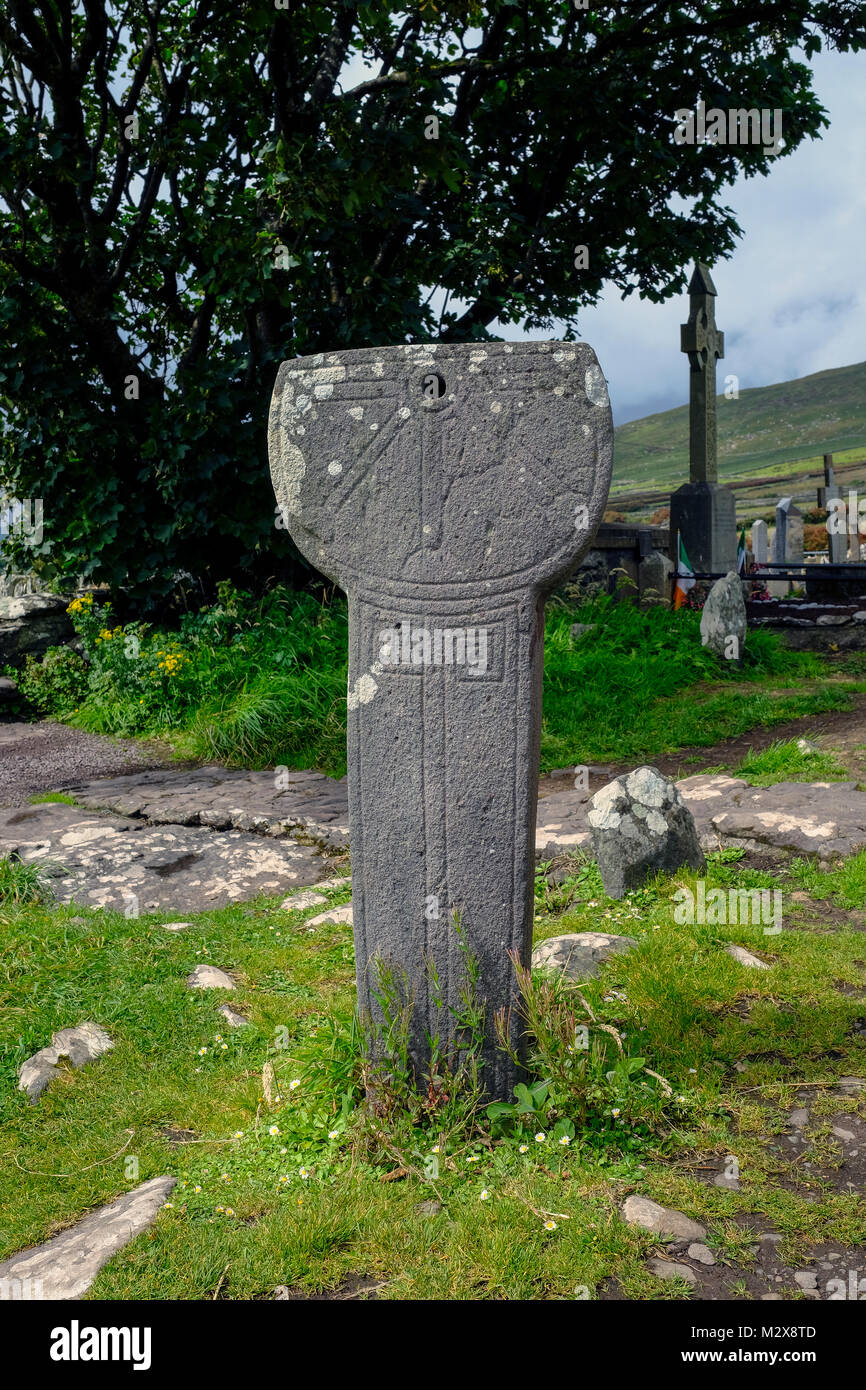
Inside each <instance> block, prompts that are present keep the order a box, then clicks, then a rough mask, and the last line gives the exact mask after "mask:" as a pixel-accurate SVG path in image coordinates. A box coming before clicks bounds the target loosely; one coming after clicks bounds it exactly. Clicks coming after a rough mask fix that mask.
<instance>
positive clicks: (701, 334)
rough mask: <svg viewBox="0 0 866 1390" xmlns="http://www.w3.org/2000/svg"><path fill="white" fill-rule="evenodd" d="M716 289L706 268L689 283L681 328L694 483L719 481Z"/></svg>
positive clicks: (721, 340) (721, 349) (720, 343)
mask: <svg viewBox="0 0 866 1390" xmlns="http://www.w3.org/2000/svg"><path fill="white" fill-rule="evenodd" d="M715 298H716V287H715V285H714V284H713V281H712V277H711V275H710V272H709V270H708V269H707V267H706V266H705V265H700V264H697V265H696V266H695V270H694V274H693V275H692V278H691V281H690V282H689V300H690V311H689V321H688V323H684V324H681V326H680V350H681V351H682V352H687V353H688V355H689V365H690V367H691V372H690V376H689V387H690V390H689V476H690V478H691V481H692V482H693V483H715V482H717V481H718V460H717V440H716V362H717V360H718V359H719V358H720V357H724V355H725V335H724V333H722V332H721V331H720V330H719V329H718V328H716V310H715Z"/></svg>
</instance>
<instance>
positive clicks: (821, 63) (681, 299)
mask: <svg viewBox="0 0 866 1390" xmlns="http://www.w3.org/2000/svg"><path fill="white" fill-rule="evenodd" d="M812 66H813V69H814V72H815V82H814V85H815V91H816V93H817V96H818V100H819V101H820V102H821V104H822V106H823V107H824V108H825V110H826V111H827V115H828V117H829V120H830V127H829V129H828V130H825V132H824V138H823V139H822V140H811V141H805V142H804V143H803V144H802V145H801V146H800V147H799V149H797V150H795V151H794V153H793V154H791V155H789V156H787V157H786V158H784V159H782V160H780V161H779V162H778V163H777V164H776V166H775V168H774V169H773V171H772V173H770V174H769V175H768V176H767V177H766V178H752V179H738V180H737V182H736V183H734V184H732V185H731V186H730V187H729V188H728V189H727V190H725V192H724V193H723V195H722V201H723V202H724V203H725V204H727V206H729V207H731V208H733V210H734V212H735V214H736V217H737V221H738V222H739V224H740V226H741V227H742V229H743V237H742V238H741V240H740V242H739V244H738V247H737V249H736V250H735V251H734V254H733V255H732V256H731V258H730V259H729V260H726V261H719V262H717V264H716V265H715V266H714V267H713V272H712V274H713V281H714V283H715V286H716V289H717V291H718V298H717V300H716V322H717V324H718V326H719V328H721V329H723V330H724V333H725V358H724V361H723V362H720V363H719V369H718V389H719V391H721V390H722V385H723V380H724V377H725V375H727V374H728V373H733V374H735V375H736V376H738V377H739V385H740V390H741V391H742V390H746V389H747V388H749V387H752V386H766V385H769V384H770V383H772V382H777V381H789V380H791V379H792V378H794V377H801V376H808V375H809V374H810V373H811V372H819V371H823V370H825V369H826V368H828V367H844V366H847V365H848V364H849V363H852V362H862V361H863V360H864V359H866V289H864V284H866V53H860V54H856V53H855V54H844V53H822V54H819V55H817V56H816V57H815V59H814V60H813V64H812ZM687 318H688V299H687V297H686V296H685V295H683V296H676V297H674V298H673V299H671V300H669V301H668V302H667V303H665V304H652V303H650V302H649V301H644V300H640V299H638V297H637V295H636V294H633V295H631V296H630V297H629V298H628V299H626V300H623V299H621V298H620V296H619V292H618V291H617V290H616V289H614V288H611V289H609V290H608V291H607V292H606V293H605V295H604V297H603V298H602V300H601V301H600V302H599V304H597V305H595V306H593V307H590V308H587V309H585V310H584V311H583V313H582V314H581V317H580V320H579V330H580V334H581V336H582V337H583V338H584V339H585V340H586V341H587V342H588V343H590V344H591V346H592V347H593V348H594V349H595V352H596V354H597V356H598V359H599V361H600V363H601V366H602V370H603V371H604V374H605V376H606V377H607V380H608V384H609V389H610V395H611V403H612V406H613V414H614V423H615V424H618V425H620V424H623V423H624V422H625V421H627V420H634V419H638V418H639V417H640V416H642V415H650V414H653V413H655V412H656V411H661V410H668V409H670V408H671V407H672V406H677V405H683V404H684V403H685V401H686V400H687V399H688V366H687V363H686V359H685V357H684V356H683V354H682V353H681V352H680V351H679V343H680V332H679V325H680V324H681V323H684V322H685V320H686V319H687ZM504 336H508V337H519V336H526V335H521V334H519V333H518V332H516V331H515V330H514V329H510V330H506V331H505V333H504ZM531 336H532V337H548V336H550V335H548V334H544V333H537V334H536V333H533V334H532V335H531Z"/></svg>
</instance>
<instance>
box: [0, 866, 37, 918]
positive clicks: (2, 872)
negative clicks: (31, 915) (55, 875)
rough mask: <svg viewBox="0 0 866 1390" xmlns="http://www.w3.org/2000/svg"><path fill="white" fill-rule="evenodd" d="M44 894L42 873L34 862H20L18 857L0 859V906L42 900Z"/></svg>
mask: <svg viewBox="0 0 866 1390" xmlns="http://www.w3.org/2000/svg"><path fill="white" fill-rule="evenodd" d="M46 896H47V890H46V888H45V885H44V883H43V881H42V875H41V874H40V872H39V869H38V867H37V866H36V865H35V864H22V863H21V861H20V860H18V859H10V858H2V859H0V906H4V905H6V904H8V903H37V902H42V901H43V900H44V899H45V898H46Z"/></svg>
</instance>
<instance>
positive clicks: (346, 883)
mask: <svg viewBox="0 0 866 1390" xmlns="http://www.w3.org/2000/svg"><path fill="white" fill-rule="evenodd" d="M351 886H352V875H351V874H343V875H342V877H338V878H323V879H322V881H321V883H317V884H316V888H317V890H318V891H319V892H322V893H325V892H328V891H329V890H330V889H332V888H351Z"/></svg>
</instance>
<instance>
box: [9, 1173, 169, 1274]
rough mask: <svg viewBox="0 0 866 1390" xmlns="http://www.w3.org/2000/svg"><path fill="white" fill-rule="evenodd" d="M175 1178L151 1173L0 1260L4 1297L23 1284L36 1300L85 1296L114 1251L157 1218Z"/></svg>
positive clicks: (120, 1248) (121, 1247) (127, 1242)
mask: <svg viewBox="0 0 866 1390" xmlns="http://www.w3.org/2000/svg"><path fill="white" fill-rule="evenodd" d="M176 1181H177V1179H176V1178H169V1177H165V1178H151V1179H150V1181H149V1182H143V1183H142V1184H141V1186H140V1187H136V1188H134V1189H133V1191H132V1192H125V1193H124V1194H123V1195H122V1196H121V1197H118V1198H117V1200H116V1201H114V1202H110V1203H109V1204H108V1206H104V1207H99V1208H98V1210H96V1211H93V1212H91V1213H90V1214H89V1216H85V1217H84V1218H83V1219H82V1220H81V1221H78V1222H76V1224H75V1225H74V1226H70V1227H69V1229H68V1230H66V1231H61V1233H60V1235H57V1236H53V1237H52V1238H51V1240H48V1241H46V1242H45V1244H44V1245H35V1246H33V1247H32V1248H31V1249H29V1250H22V1251H21V1252H20V1253H19V1254H17V1255H13V1256H11V1258H10V1259H8V1260H4V1261H3V1263H2V1264H0V1299H9V1298H13V1299H14V1298H15V1297H16V1288H20V1286H21V1285H24V1286H25V1287H26V1288H27V1289H28V1293H29V1297H31V1298H33V1299H35V1300H45V1301H49V1300H58V1299H76V1298H81V1296H82V1295H83V1294H84V1293H86V1292H87V1290H88V1289H89V1288H90V1285H91V1284H92V1283H93V1281H94V1279H95V1278H96V1276H97V1274H98V1273H99V1271H100V1270H101V1269H102V1266H103V1265H104V1264H105V1263H106V1262H107V1261H108V1260H110V1259H111V1257H112V1255H115V1254H117V1252H118V1250H122V1249H123V1247H124V1246H125V1245H128V1244H129V1242H130V1241H131V1240H134V1239H135V1237H136V1236H137V1235H139V1234H140V1233H141V1232H142V1231H145V1230H147V1228H148V1226H151V1225H152V1224H153V1222H154V1221H155V1220H156V1217H157V1214H158V1212H159V1209H160V1207H162V1206H163V1205H164V1203H165V1202H166V1200H167V1199H168V1197H169V1195H170V1193H171V1190H172V1188H173V1187H174V1185H175V1182H176Z"/></svg>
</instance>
